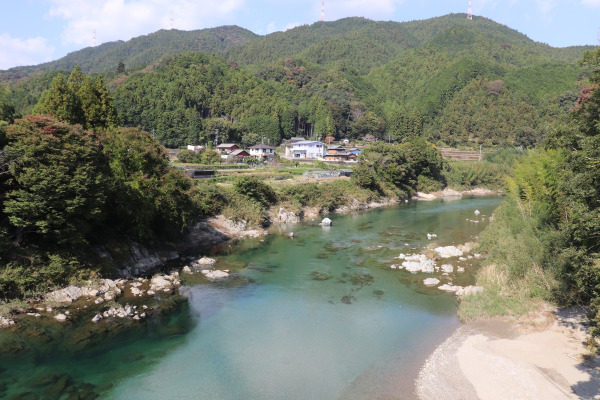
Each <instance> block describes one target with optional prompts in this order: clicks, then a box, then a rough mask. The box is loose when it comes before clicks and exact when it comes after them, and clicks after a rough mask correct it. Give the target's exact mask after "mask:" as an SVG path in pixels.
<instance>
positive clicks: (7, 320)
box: [0, 316, 15, 328]
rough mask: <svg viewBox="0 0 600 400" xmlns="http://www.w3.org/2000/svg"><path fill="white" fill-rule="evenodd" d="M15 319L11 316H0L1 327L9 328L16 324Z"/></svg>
mask: <svg viewBox="0 0 600 400" xmlns="http://www.w3.org/2000/svg"><path fill="white" fill-rule="evenodd" d="M14 324H15V321H13V320H12V319H10V318H6V317H2V316H0V328H8V327H9V326H11V325H14Z"/></svg>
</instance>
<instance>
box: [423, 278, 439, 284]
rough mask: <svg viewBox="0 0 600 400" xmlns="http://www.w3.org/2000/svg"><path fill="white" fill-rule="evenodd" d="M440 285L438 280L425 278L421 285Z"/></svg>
mask: <svg viewBox="0 0 600 400" xmlns="http://www.w3.org/2000/svg"><path fill="white" fill-rule="evenodd" d="M438 283H440V280H439V279H437V278H426V279H424V280H423V284H424V285H425V286H435V285H437V284H438Z"/></svg>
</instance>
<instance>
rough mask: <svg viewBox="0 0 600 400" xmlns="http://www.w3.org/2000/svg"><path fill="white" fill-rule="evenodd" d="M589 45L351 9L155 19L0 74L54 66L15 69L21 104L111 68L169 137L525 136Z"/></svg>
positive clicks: (119, 87) (512, 141) (568, 85)
mask: <svg viewBox="0 0 600 400" xmlns="http://www.w3.org/2000/svg"><path fill="white" fill-rule="evenodd" d="M590 48H591V47H569V48H562V49H559V48H553V47H551V46H548V45H546V44H543V43H538V42H534V41H532V40H531V39H529V38H528V37H527V36H525V35H523V34H521V33H519V32H517V31H515V30H513V29H510V28H509V27H507V26H504V25H501V24H498V23H496V22H494V21H492V20H489V19H487V18H483V17H475V18H474V19H473V20H467V18H466V15H465V14H450V15H446V16H443V17H437V18H432V19H428V20H424V21H411V22H405V23H398V22H390V21H388V22H377V21H371V20H368V19H365V18H345V19H341V20H338V21H332V22H329V21H328V22H317V23H314V24H312V25H305V26H300V27H296V28H294V29H290V30H288V31H286V32H276V33H273V34H269V35H266V36H258V35H255V34H253V33H252V32H250V31H247V30H244V29H242V28H239V27H221V28H214V29H205V30H200V31H193V32H182V31H176V30H171V31H159V32H156V33H154V34H151V35H148V36H142V37H139V38H135V39H132V40H130V41H128V42H116V43H109V44H105V45H102V46H98V47H96V48H88V49H84V50H81V51H80V52H75V53H72V54H70V55H69V56H67V57H65V58H63V59H61V60H58V61H55V62H53V63H47V64H42V65H40V66H37V67H30V69H27V68H23V69H18V68H17V69H12V70H10V71H5V72H3V73H0V80H2V79H3V78H2V76H3V74H4V78H5V80H7V79H6V78H10V77H12V78H15V76H18V75H19V73H22V74H23V75H26V74H27V73H28V71H33V70H35V69H36V68H37V69H38V70H39V71H49V72H36V73H35V74H33V75H31V76H29V77H28V78H26V79H21V80H14V79H12V80H11V81H10V82H11V86H10V89H11V91H10V93H8V94H7V95H6V96H7V98H8V99H9V100H10V101H11V102H12V105H13V106H14V108H15V114H16V115H25V114H27V113H29V112H31V110H33V107H34V105H35V104H36V103H37V100H38V98H39V96H40V95H41V93H42V91H43V90H45V89H47V88H49V87H50V82H51V80H52V79H53V77H54V76H55V75H56V74H64V75H65V77H66V76H68V74H69V73H70V71H71V70H72V68H73V67H74V66H75V65H76V64H79V65H80V66H81V69H82V70H83V71H84V72H87V73H94V72H96V73H100V74H102V75H103V76H104V79H105V81H106V83H107V86H108V87H109V88H110V89H111V90H113V92H114V96H115V104H116V106H117V110H118V113H119V116H120V121H121V123H122V124H123V125H125V126H141V127H142V128H143V129H145V130H147V131H149V132H154V133H155V137H156V138H157V139H159V140H160V141H161V142H162V143H163V144H165V145H167V146H183V145H185V144H190V143H194V144H199V143H202V144H206V143H214V141H215V140H216V139H217V138H216V137H215V133H216V132H217V131H218V132H219V139H220V140H221V141H222V140H225V139H227V140H230V141H238V142H241V143H242V144H244V145H252V144H255V143H256V142H257V141H259V142H260V141H261V140H263V136H264V137H266V138H267V139H270V140H271V141H272V143H275V142H278V141H279V140H281V139H282V138H287V137H290V136H306V137H315V138H319V137H320V138H324V137H325V136H328V135H333V136H336V137H338V138H340V137H349V138H361V137H363V136H365V135H366V134H372V135H374V136H375V137H378V138H384V137H385V138H386V139H388V138H395V139H396V140H398V141H402V140H405V139H407V137H409V136H414V135H418V136H424V137H426V138H427V139H428V140H430V141H432V142H434V143H437V144H439V145H451V146H455V145H475V146H477V147H478V146H479V144H484V145H485V146H496V145H508V146H513V145H519V146H525V147H530V146H534V145H536V143H537V141H538V139H539V138H540V137H541V133H542V132H543V130H544V129H545V127H546V125H547V124H548V122H550V121H552V120H554V119H556V118H557V117H558V116H560V115H561V114H564V113H566V112H567V110H569V109H570V108H572V107H573V106H574V103H575V101H576V99H577V95H578V93H579V91H580V90H581V89H582V88H583V87H584V86H585V85H586V83H587V82H588V76H587V75H586V73H585V72H584V70H583V69H582V68H581V66H579V65H578V63H577V61H578V60H579V59H580V58H581V57H582V56H583V53H584V51H585V50H587V49H590ZM198 50H203V52H199V51H198ZM184 51H185V54H179V53H183V52H184ZM209 53H210V54H209ZM119 62H123V63H124V65H121V68H120V69H119V70H117V66H118V64H119ZM143 67H145V68H143ZM53 69H57V70H54V71H51V70H53ZM58 69H62V70H63V72H61V71H58ZM64 70H66V71H68V72H64ZM11 74H12V75H11Z"/></svg>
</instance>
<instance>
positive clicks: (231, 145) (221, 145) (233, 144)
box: [217, 143, 237, 149]
mask: <svg viewBox="0 0 600 400" xmlns="http://www.w3.org/2000/svg"><path fill="white" fill-rule="evenodd" d="M233 146H237V144H235V143H221V144H220V145H218V146H217V148H219V147H222V148H224V149H226V148H228V147H233Z"/></svg>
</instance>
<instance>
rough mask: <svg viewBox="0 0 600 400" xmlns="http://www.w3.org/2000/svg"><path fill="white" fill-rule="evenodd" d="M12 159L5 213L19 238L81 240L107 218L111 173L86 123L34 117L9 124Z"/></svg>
mask: <svg viewBox="0 0 600 400" xmlns="http://www.w3.org/2000/svg"><path fill="white" fill-rule="evenodd" d="M7 135H8V139H9V140H10V144H9V145H8V146H7V151H8V152H9V153H11V154H14V155H18V157H19V162H16V163H12V164H11V168H10V174H11V179H10V182H9V183H8V190H7V193H6V201H5V202H4V212H5V213H6V214H7V215H8V218H9V221H10V223H11V224H12V225H13V226H14V227H15V228H16V242H17V243H19V242H21V241H23V240H25V239H26V238H27V237H28V236H32V235H33V236H35V237H36V238H37V240H39V241H42V242H45V243H57V244H59V245H66V244H68V245H72V246H76V245H81V244H84V243H86V242H87V236H86V235H87V234H88V232H90V230H91V229H92V227H93V226H94V225H95V224H96V223H98V222H99V221H100V220H102V218H103V217H104V214H103V212H102V210H103V207H104V204H105V202H106V189H107V177H106V171H105V169H104V168H103V162H102V157H101V152H100V146H99V145H98V143H97V142H96V141H95V140H94V137H93V136H92V135H91V134H89V133H87V132H85V131H83V130H82V129H81V127H78V126H72V125H68V124H66V123H63V122H58V121H56V120H54V119H52V118H50V117H39V116H29V117H27V118H26V119H23V120H18V121H17V122H16V123H15V124H14V125H10V126H9V127H8V133H7Z"/></svg>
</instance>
